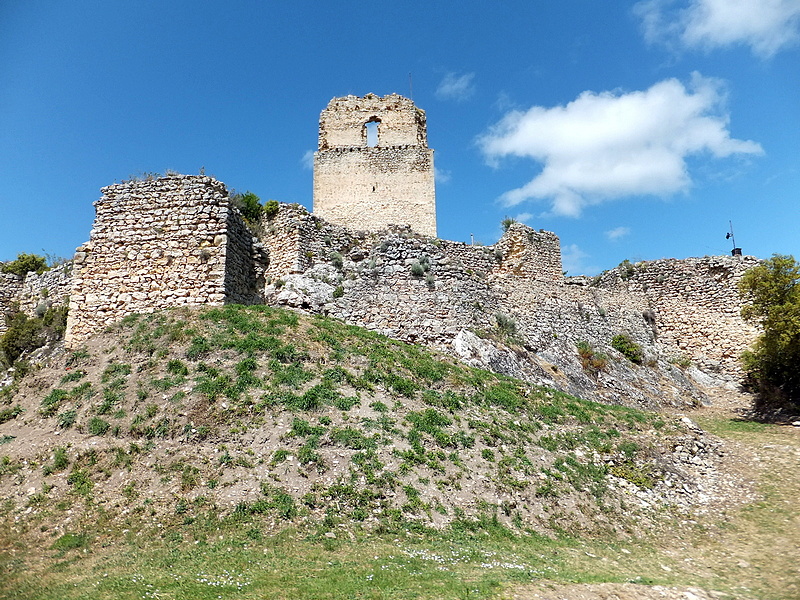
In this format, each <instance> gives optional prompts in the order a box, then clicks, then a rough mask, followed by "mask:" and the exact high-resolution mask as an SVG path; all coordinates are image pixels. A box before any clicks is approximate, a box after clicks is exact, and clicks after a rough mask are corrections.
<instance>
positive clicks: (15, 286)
mask: <svg viewBox="0 0 800 600" xmlns="http://www.w3.org/2000/svg"><path fill="white" fill-rule="evenodd" d="M22 282H23V280H22V277H20V276H19V275H15V274H14V273H0V335H3V334H4V333H5V332H6V331H7V329H8V328H7V326H6V315H7V314H9V313H10V312H11V310H12V308H13V307H14V305H15V304H16V303H17V302H18V298H19V293H20V291H21V290H22Z"/></svg>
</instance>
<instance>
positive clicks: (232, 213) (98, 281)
mask: <svg viewBox="0 0 800 600" xmlns="http://www.w3.org/2000/svg"><path fill="white" fill-rule="evenodd" d="M102 192H103V196H102V197H101V198H100V199H99V200H98V201H97V202H95V208H96V218H95V223H94V228H93V229H92V233H91V239H90V240H89V242H87V243H86V244H84V245H83V246H81V247H79V248H78V251H77V253H76V254H75V260H74V263H75V266H74V269H73V282H72V292H71V295H70V313H69V319H68V323H67V333H66V342H67V345H68V346H74V345H76V344H78V343H80V342H81V341H82V340H85V339H86V338H87V337H89V336H91V335H92V334H93V333H94V332H96V331H97V330H98V329H100V328H102V327H105V326H106V325H109V324H111V323H114V322H116V321H118V320H120V319H121V318H123V317H124V316H126V315H128V314H131V313H136V312H152V311H154V310H158V309H161V308H170V307H175V306H182V305H199V304H222V303H225V302H242V303H255V302H260V301H261V297H260V293H259V287H260V286H259V283H260V282H261V284H262V285H263V262H264V261H265V259H266V256H265V252H264V251H263V250H262V249H261V248H260V247H259V245H257V244H256V245H254V242H253V239H252V235H251V234H250V233H249V231H248V230H247V229H246V227H245V226H244V225H243V223H242V222H241V218H240V216H239V214H238V211H236V210H235V209H234V208H233V207H232V206H231V203H230V200H229V198H228V192H227V189H226V188H225V185H224V184H223V183H221V182H219V181H216V180H214V179H212V178H211V177H206V176H186V175H176V176H168V177H163V178H158V179H151V180H147V181H129V182H125V183H120V184H115V185H111V186H108V187H105V188H103V190H102ZM259 265H260V267H259Z"/></svg>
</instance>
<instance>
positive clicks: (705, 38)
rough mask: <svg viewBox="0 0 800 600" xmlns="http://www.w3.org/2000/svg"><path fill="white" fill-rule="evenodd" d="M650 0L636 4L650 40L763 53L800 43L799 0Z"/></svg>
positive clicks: (762, 54) (637, 12) (647, 37)
mask: <svg viewBox="0 0 800 600" xmlns="http://www.w3.org/2000/svg"><path fill="white" fill-rule="evenodd" d="M685 4H686V3H685V2H681V7H675V1H674V0H646V1H645V2H640V3H638V4H637V5H636V6H635V7H634V12H635V13H636V14H637V15H638V16H639V17H640V18H641V19H642V24H643V26H644V33H645V38H646V39H647V40H648V41H651V42H653V41H657V42H667V43H669V42H671V41H673V40H677V41H679V42H680V43H682V44H684V45H686V46H688V47H703V48H715V47H724V46H730V45H734V44H746V45H748V46H750V48H751V49H752V51H753V52H754V53H755V54H757V55H759V56H762V57H765V58H767V57H770V56H772V55H773V54H775V53H776V52H778V51H779V50H782V49H783V48H787V47H789V46H792V45H794V44H797V43H798V41H800V0H689V2H688V6H685Z"/></svg>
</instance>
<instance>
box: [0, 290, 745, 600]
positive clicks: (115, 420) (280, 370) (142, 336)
mask: <svg viewBox="0 0 800 600" xmlns="http://www.w3.org/2000/svg"><path fill="white" fill-rule="evenodd" d="M0 402H2V406H1V407H0V411H1V412H0V490H2V492H1V493H2V496H3V498H5V499H6V502H5V504H4V505H3V508H2V512H3V520H4V522H5V523H6V525H5V526H4V529H3V530H2V532H0V540H2V542H3V544H2V545H3V546H5V547H6V548H8V549H9V550H7V551H6V552H5V554H3V555H0V558H2V559H3V562H4V563H5V565H6V566H5V575H3V577H4V578H5V583H3V580H0V587H4V588H5V589H14V590H16V593H17V595H18V597H31V598H56V597H58V598H69V597H82V593H83V592H81V590H82V589H83V590H84V591H85V590H86V588H85V586H87V585H89V580H88V579H85V575H84V574H83V573H82V569H80V568H79V567H78V565H79V564H80V559H81V557H84V558H86V559H87V560H90V561H93V560H101V561H102V562H101V563H91V564H93V565H94V566H93V567H92V568H93V569H94V568H96V569H100V570H103V569H106V570H111V572H112V573H113V577H112V578H111V579H109V580H107V582H106V584H98V585H99V587H98V585H94V584H91V585H93V586H94V588H93V589H95V591H96V592H97V591H98V590H102V593H99V592H98V593H95V592H93V597H109V598H112V597H113V598H119V597H129V596H130V597H134V596H135V597H140V596H141V590H144V591H145V592H147V589H148V588H146V587H145V583H143V581H144V580H143V579H140V577H142V575H141V574H142V573H148V574H149V575H150V576H152V577H153V578H154V579H157V580H158V581H160V583H159V585H160V586H162V587H164V586H166V587H165V589H169V590H172V591H171V592H170V593H171V594H174V595H168V596H166V597H192V598H204V597H209V598H215V597H217V595H216V594H217V591H218V590H221V589H224V590H227V592H226V593H227V594H229V595H230V594H233V595H234V596H236V597H239V596H241V597H260V596H258V594H262V595H263V593H271V594H273V595H276V596H277V597H287V598H289V597H292V598H297V597H308V598H321V597H348V596H347V594H346V593H345V592H346V590H347V589H350V590H351V591H352V593H353V594H357V595H351V596H350V597H408V598H412V597H420V596H422V595H423V594H428V595H429V597H453V598H455V597H489V596H491V595H492V594H493V593H494V591H496V589H497V585H498V580H497V579H496V578H495V576H494V575H493V574H492V569H494V568H495V567H486V568H482V571H481V573H482V574H477V572H476V571H475V570H474V569H475V568H477V566H478V565H480V564H488V565H491V564H493V562H497V561H499V562H498V565H508V564H518V565H519V569H517V568H516V567H515V568H514V569H511V567H506V566H497V569H501V570H505V571H507V572H514V573H517V576H518V580H519V581H530V580H532V579H535V578H538V577H542V576H545V575H546V574H547V573H548V572H549V571H548V570H551V569H552V570H553V572H555V571H556V570H557V569H556V566H555V565H559V564H560V565H561V567H558V568H559V569H560V568H564V565H563V564H562V559H561V558H558V553H559V551H560V550H559V549H569V548H575V547H576V544H578V542H577V541H576V539H575V538H574V537H572V536H575V535H582V536H589V537H588V538H587V539H593V538H595V537H596V536H601V538H598V539H605V540H611V541H610V543H611V544H619V543H622V542H621V540H626V539H628V538H629V537H630V536H631V535H641V534H643V533H644V532H645V531H648V530H649V531H658V530H660V529H661V528H662V527H663V526H664V525H665V524H667V521H665V518H666V517H668V516H670V515H672V516H678V515H685V514H689V513H690V512H691V510H692V507H693V505H694V503H696V502H697V501H699V500H698V498H699V496H697V495H696V494H695V493H694V492H692V491H691V490H698V489H705V490H710V489H712V485H711V484H710V483H709V482H710V481H711V480H709V482H706V483H705V484H704V483H703V482H704V481H705V479H704V477H706V476H707V475H708V473H711V472H713V465H714V460H716V459H715V458H714V456H715V451H714V450H713V449H714V447H715V445H714V443H713V441H711V440H709V439H707V438H706V437H705V436H704V434H703V433H702V432H701V431H700V430H698V429H697V428H696V427H695V426H694V425H692V424H691V422H689V421H688V420H683V421H681V420H679V419H676V418H674V417H668V416H664V415H661V414H658V413H651V412H642V411H638V410H635V409H631V408H625V407H619V406H609V405H603V404H597V403H592V402H587V401H583V400H580V399H578V398H575V397H572V396H569V395H566V394H563V393H560V392H557V391H554V390H550V389H547V388H542V387H538V386H534V385H531V384H527V383H524V382H521V381H518V380H514V379H510V378H507V377H503V376H500V375H497V374H493V373H489V372H486V371H481V370H478V369H473V368H470V367H466V366H464V365H463V364H461V363H458V362H456V361H454V360H452V359H449V358H446V357H443V356H440V355H436V354H433V353H431V352H429V351H427V350H424V349H422V348H420V347H417V346H412V345H408V344H404V343H401V342H397V341H393V340H390V339H388V338H385V337H383V336H380V335H377V334H374V333H372V332H369V331H367V330H365V329H362V328H358V327H353V326H347V325H344V324H342V323H341V322H339V321H336V320H332V319H328V318H325V317H319V316H317V317H308V316H303V315H299V314H297V313H293V312H289V311H284V310H280V309H275V308H270V307H267V306H252V307H242V306H225V307H216V308H202V309H197V310H190V309H174V310H169V311H164V312H160V313H155V314H151V315H131V316H129V317H127V318H126V319H124V320H123V321H122V322H121V323H120V324H118V325H117V326H114V327H112V328H110V329H109V330H108V331H106V332H104V333H102V334H100V335H98V336H96V337H95V338H93V339H92V340H90V341H89V342H88V343H87V344H86V345H85V346H84V347H81V348H78V349H76V350H75V351H73V352H65V353H63V354H62V355H61V356H60V357H54V358H52V359H51V362H50V364H49V366H47V367H45V368H43V369H41V370H39V371H36V372H33V373H30V374H29V375H28V376H27V377H26V378H25V379H23V380H22V381H20V382H18V383H16V384H15V385H14V386H11V387H8V388H5V389H4V390H3V392H2V397H0ZM716 485H717V484H716V483H715V484H714V486H716ZM731 485H737V484H736V482H735V481H734V482H732V484H731ZM723 487H724V486H723ZM702 498H703V499H702V501H703V502H706V503H707V502H709V501H713V494H712V495H711V496H709V495H708V493H707V492H704V493H703V494H702ZM709 498H711V500H709ZM686 519H687V517H684V516H681V517H680V520H679V521H678V522H683V523H688V521H687V520H686ZM669 527H670V528H674V527H675V522H673V523H672V524H670V525H669ZM392 540H394V541H392ZM402 540H405V542H403V541H402ZM459 540H462V541H459ZM465 540H469V541H468V543H467V542H464V541H465ZM462 542H464V543H467V546H463V544H462ZM352 544H366V546H363V545H362V546H358V548H360V550H357V556H354V557H352V559H351V558H348V557H347V556H346V555H343V554H341V552H345V553H348V552H349V550H347V548H351V549H353V548H354V547H353V546H352ZM254 547H259V548H261V547H263V548H264V550H263V554H261V556H263V557H264V561H263V564H262V561H261V560H260V559H258V557H256V556H254V554H253V550H252V549H253V548H254ZM30 548H42V549H43V550H42V552H43V554H42V553H31V550H30ZM270 548H271V549H272V550H269V549H270ZM392 548H395V551H394V552H391V549H392ZM501 548H502V552H501V554H503V558H502V560H501V559H500V558H499V557H498V558H495V556H496V555H497V553H498V552H500V549H501ZM536 548H539V549H540V550H541V552H546V553H547V554H548V555H549V556H551V558H550V559H548V560H546V561H544V562H543V563H541V564H539V565H538V566H534V562H536V561H534V558H533V555H532V554H531V553H532V552H534V553H535V552H536ZM290 549H291V550H290ZM353 551H356V550H353ZM373 551H374V552H375V553H376V558H375V564H372V562H371V561H367V562H365V561H366V556H365V555H364V554H363V553H364V552H373ZM259 552H261V551H260V550H259ZM229 553H233V554H229ZM378 555H380V556H381V561H382V565H383V566H380V567H379V566H378V565H377V563H378V558H377V556H378ZM45 556H46V557H47V559H46V560H45V558H44V557H45ZM226 556H227V557H228V558H230V559H231V560H233V562H232V563H227V562H226V563H225V564H228V567H226V569H227V570H226V571H225V574H224V575H222V574H219V573H217V574H216V575H215V576H214V577H216V579H214V578H213V577H212V578H211V579H208V578H207V581H206V582H200V575H197V576H196V577H195V575H196V573H195V571H196V572H197V573H201V572H202V571H203V569H207V568H210V565H211V564H217V563H218V562H219V561H223V562H225V560H226V559H225V558H224V557H226ZM431 556H438V557H439V558H438V559H436V560H434V559H433V558H431ZM91 557H96V558H95V559H92V558H91ZM140 557H141V558H140ZM212 559H213V560H212ZM40 560H43V562H40ZM142 561H144V562H142ZM148 561H155V562H148ZM209 561H211V562H209ZM332 561H333V562H332ZM437 561H440V562H437ZM515 561H516V562H515ZM295 562H296V563H298V564H302V565H305V567H304V568H308V569H309V570H310V571H311V572H313V571H315V570H317V571H320V570H321V571H325V572H326V573H327V575H326V577H328V578H330V577H334V571H337V569H336V565H339V566H340V570H341V569H342V568H345V567H346V566H347V568H352V569H354V573H361V574H362V575H358V576H356V575H353V576H352V577H351V576H350V575H348V576H346V577H345V578H344V579H346V580H347V581H344V580H343V583H342V585H345V587H344V588H342V590H344V591H343V592H341V594H340V592H339V591H337V592H335V594H334V592H333V591H332V590H333V589H334V588H335V587H336V586H334V587H333V588H332V587H331V584H330V581H332V580H331V579H328V582H329V583H327V584H325V583H324V582H321V583H320V584H319V585H317V584H311V583H310V582H308V581H306V582H305V584H304V587H302V588H301V587H297V586H298V584H297V582H296V581H295V580H292V581H291V582H289V581H284V580H281V579H280V578H278V579H277V580H276V579H275V578H274V577H273V576H272V575H270V576H269V578H268V579H269V582H267V581H266V580H263V581H261V583H259V584H258V585H255V587H252V588H248V586H250V585H254V583H253V582H254V579H253V576H252V575H251V574H248V573H249V569H250V568H249V567H248V565H251V564H260V565H261V568H264V569H275V570H276V571H275V573H280V572H282V571H287V572H291V573H293V574H294V575H293V577H295V578H297V577H300V575H299V574H298V571H297V568H295V566H294V565H293V563H295ZM56 564H61V565H62V567H60V568H62V569H67V570H68V571H69V572H70V573H71V575H70V577H71V578H73V579H74V580H75V581H76V582H79V583H80V585H79V586H78V588H76V589H75V590H73V588H72V587H71V584H70V583H69V580H67V581H61V580H60V579H59V577H58V575H57V571H52V570H51V569H52V568H55V567H53V566H52V565H56ZM437 564H438V565H439V566H444V567H445V570H446V571H447V572H448V573H447V574H441V573H438V572H437V571H436V569H437V567H436V566H435V565H437ZM34 565H39V566H37V567H34ZM48 565H49V566H48ZM156 565H161V567H157V566H156ZM169 565H174V566H169ZM330 565H334V567H331V566H330ZM348 565H349V566H348ZM31 568H33V569H34V572H35V571H36V569H44V571H41V574H42V575H47V577H48V586H47V588H46V590H45V591H42V590H40V589H38V588H37V587H36V586H37V583H36V582H38V578H33V579H32V578H30V577H29V576H28V575H25V573H26V572H27V571H28V570H29V569H31ZM76 569H77V570H76ZM173 569H175V570H174V571H173ZM331 569H333V571H331ZM364 569H368V570H374V569H381V570H382V569H390V570H397V572H398V575H397V576H398V577H400V575H399V573H400V572H402V577H400V578H399V579H398V580H397V581H395V580H394V579H392V578H389V579H385V576H382V577H384V581H383V583H382V584H381V586H382V588H381V589H384V590H386V593H387V594H389V595H388V596H382V595H372V596H370V595H363V594H361V592H360V591H358V592H357V591H356V590H359V589H360V588H359V586H361V587H363V581H361V579H360V578H361V577H362V576H363V571H364ZM509 569H511V571H508V570H509ZM190 571H191V573H190ZM270 572H272V571H270ZM416 572H419V573H424V578H425V581H426V583H425V584H424V585H423V586H422V587H420V585H422V584H420V583H419V582H418V581H417V579H416V577H415V576H413V574H414V573H416ZM167 573H172V575H169V576H167V575H166V574H167ZM165 576H166V577H167V579H169V578H170V577H173V576H174V577H173V578H172V579H170V581H171V582H168V581H167V580H166V579H164V577H165ZM409 576H411V578H410V579H409ZM209 577H210V576H209ZM504 577H505V576H504ZM334 578H335V577H334ZM463 578H467V579H468V580H471V581H472V583H467V584H464V583H463V581H465V580H464V579H463ZM211 580H213V581H215V582H216V583H215V584H214V585H211V584H209V583H208V581H211ZM371 580H372V579H370V581H371ZM248 582H249V583H248ZM281 582H282V583H281ZM359 582H360V583H359ZM464 585H466V587H464ZM320 586H321V587H320ZM347 586H351V587H349V588H348V587H347ZM473 586H474V587H473ZM153 589H154V588H152V589H150V592H153ZM137 590H138V591H137ZM279 590H280V591H279ZM286 590H290V591H286ZM392 590H394V591H392ZM459 590H461V591H459ZM465 590H474V591H469V592H468V593H467V591H465ZM212 592H213V595H212ZM147 593H149V592H147ZM153 593H155V592H153ZM160 593H161V592H160ZM249 593H252V594H256V595H255V596H251V595H248V594H249ZM381 593H383V592H381ZM75 594H77V595H75ZM280 594H285V595H284V596H281V595H280ZM336 594H338V595H336ZM465 594H466V595H465ZM162 595H163V593H162ZM145 597H160V596H157V595H150V596H147V595H145Z"/></svg>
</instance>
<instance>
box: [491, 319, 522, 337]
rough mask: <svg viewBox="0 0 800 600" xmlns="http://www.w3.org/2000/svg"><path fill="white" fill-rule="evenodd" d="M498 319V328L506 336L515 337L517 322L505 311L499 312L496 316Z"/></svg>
mask: <svg viewBox="0 0 800 600" xmlns="http://www.w3.org/2000/svg"><path fill="white" fill-rule="evenodd" d="M494 318H495V320H496V321H497V329H498V330H499V331H500V333H501V334H502V335H504V336H506V337H509V338H513V337H514V336H515V335H517V322H516V321H515V320H514V319H512V318H511V317H509V316H508V315H506V314H503V313H497V314H495V316H494Z"/></svg>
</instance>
